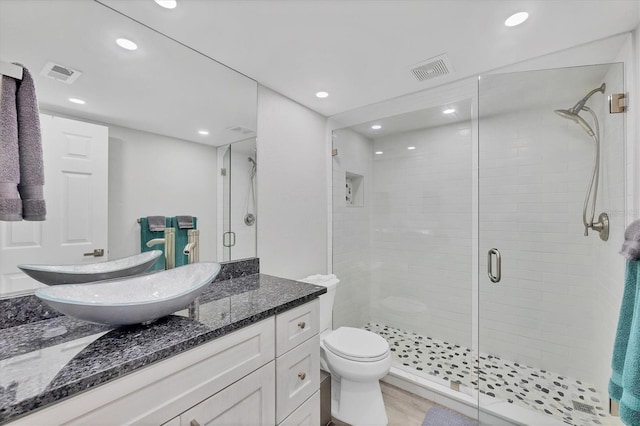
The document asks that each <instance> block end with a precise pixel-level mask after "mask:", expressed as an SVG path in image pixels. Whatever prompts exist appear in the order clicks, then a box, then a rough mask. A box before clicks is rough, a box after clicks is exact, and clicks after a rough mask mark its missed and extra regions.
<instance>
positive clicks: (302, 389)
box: [276, 334, 320, 423]
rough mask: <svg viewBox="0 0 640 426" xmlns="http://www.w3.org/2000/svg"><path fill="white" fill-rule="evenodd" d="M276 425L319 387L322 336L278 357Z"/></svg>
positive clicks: (313, 338) (316, 336)
mask: <svg viewBox="0 0 640 426" xmlns="http://www.w3.org/2000/svg"><path fill="white" fill-rule="evenodd" d="M276 375H277V378H276V395H277V398H276V401H277V402H276V422H277V423H280V422H281V421H283V420H284V419H285V418H286V417H287V416H288V415H289V414H291V413H292V412H293V410H295V409H296V408H298V406H299V405H300V404H302V403H303V402H304V401H306V400H307V398H309V397H310V396H311V395H313V394H314V393H315V392H316V391H317V390H318V389H319V388H320V336H318V335H317V334H316V335H315V336H313V337H312V338H311V339H309V340H307V341H306V342H304V343H303V344H301V345H299V346H297V347H295V348H294V349H292V350H290V351H289V352H287V353H286V354H284V355H282V356H281V357H279V358H276Z"/></svg>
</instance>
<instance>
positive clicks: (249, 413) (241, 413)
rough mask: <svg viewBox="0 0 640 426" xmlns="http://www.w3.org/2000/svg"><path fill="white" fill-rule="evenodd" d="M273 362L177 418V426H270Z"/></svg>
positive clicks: (273, 416)
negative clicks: (178, 419)
mask: <svg viewBox="0 0 640 426" xmlns="http://www.w3.org/2000/svg"><path fill="white" fill-rule="evenodd" d="M273 364H274V362H273V361H271V362H270V363H269V364H267V365H265V366H264V367H262V368H260V369H258V371H256V372H254V373H251V374H249V375H248V376H247V377H245V378H243V379H241V380H238V381H237V382H235V383H234V384H232V385H231V386H229V387H228V388H226V389H224V390H221V391H220V392H218V393H217V394H215V395H214V396H212V397H211V398H207V399H205V400H204V401H202V402H201V403H199V404H198V405H196V406H195V407H193V408H191V409H190V410H188V411H186V412H184V413H182V414H181V415H180V421H179V423H177V424H179V425H180V426H204V425H270V424H273V421H274V418H275V408H276V405H275V402H276V401H275V395H274V392H273V389H274V386H275V379H276V378H275V368H274V365H273Z"/></svg>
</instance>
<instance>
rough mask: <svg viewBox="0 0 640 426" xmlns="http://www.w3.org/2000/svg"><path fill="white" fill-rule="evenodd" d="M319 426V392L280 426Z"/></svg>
mask: <svg viewBox="0 0 640 426" xmlns="http://www.w3.org/2000/svg"><path fill="white" fill-rule="evenodd" d="M319 424H320V391H316V393H314V394H313V395H312V396H311V398H309V399H307V401H306V402H305V403H304V404H302V405H301V406H300V407H298V408H297V409H296V410H295V411H294V412H293V413H291V415H290V416H289V417H287V418H286V419H284V421H283V422H282V423H280V426H309V425H313V426H318V425H319Z"/></svg>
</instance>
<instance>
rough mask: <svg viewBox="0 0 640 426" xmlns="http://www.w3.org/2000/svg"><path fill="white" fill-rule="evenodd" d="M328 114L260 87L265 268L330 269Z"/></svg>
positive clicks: (300, 273) (285, 273) (285, 272)
mask: <svg viewBox="0 0 640 426" xmlns="http://www.w3.org/2000/svg"><path fill="white" fill-rule="evenodd" d="M326 121H327V120H326V118H325V117H323V116H321V115H319V114H317V113H315V112H313V111H311V110H309V109H308V108H306V107H303V106H301V105H300V104H297V103H295V102H293V101H292V100H290V99H288V98H286V97H284V96H282V95H280V94H278V93H276V92H274V91H272V90H270V89H267V88H265V87H263V86H259V89H258V140H257V152H258V159H259V160H258V161H259V165H258V176H257V184H258V206H259V217H258V257H260V271H261V272H263V273H266V274H272V275H278V276H281V277H285V278H293V279H295V278H303V277H305V276H308V275H312V274H318V273H326V270H327V193H328V187H327V185H326V182H327V168H326V159H327V157H328V156H329V155H330V153H329V152H328V150H327V146H326V139H325V131H326Z"/></svg>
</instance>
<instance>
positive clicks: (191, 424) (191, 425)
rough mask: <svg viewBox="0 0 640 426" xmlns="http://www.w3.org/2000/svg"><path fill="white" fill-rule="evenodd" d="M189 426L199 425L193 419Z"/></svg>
mask: <svg viewBox="0 0 640 426" xmlns="http://www.w3.org/2000/svg"><path fill="white" fill-rule="evenodd" d="M189 426H200V423H198V421H197V420H196V419H193V420H191V421H190V422H189Z"/></svg>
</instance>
